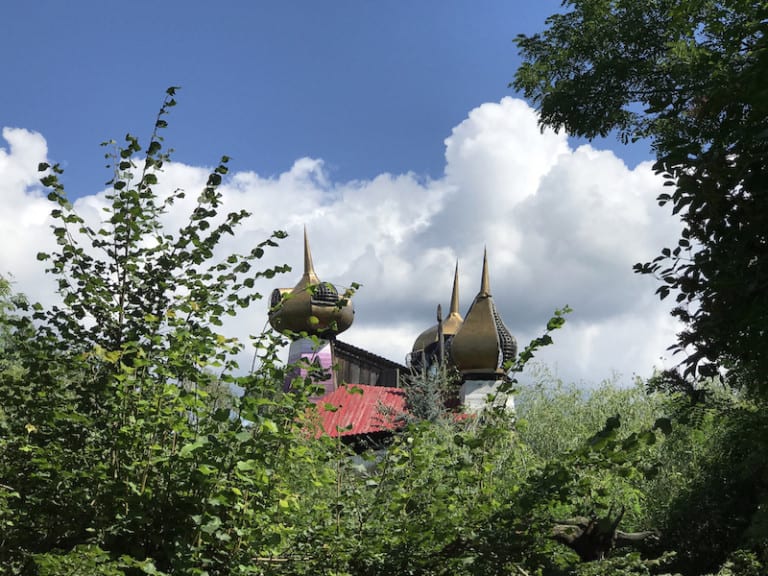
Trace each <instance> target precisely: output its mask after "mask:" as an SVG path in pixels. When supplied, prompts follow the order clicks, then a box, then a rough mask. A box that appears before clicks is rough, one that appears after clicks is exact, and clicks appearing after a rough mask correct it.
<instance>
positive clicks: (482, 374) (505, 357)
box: [451, 252, 517, 410]
mask: <svg viewBox="0 0 768 576" xmlns="http://www.w3.org/2000/svg"><path fill="white" fill-rule="evenodd" d="M516 355H517V342H516V341H515V338H514V336H512V334H511V333H510V332H509V330H508V329H507V327H506V326H505V325H504V322H502V320H501V317H500V316H499V313H498V311H497V310H496V306H495V304H494V302H493V297H492V296H491V288H490V280H489V274H488V255H487V252H486V253H484V254H483V273H482V278H481V281H480V291H479V292H478V294H477V296H475V300H474V301H473V302H472V306H471V307H470V308H469V311H468V312H467V314H466V316H465V318H464V322H463V323H462V325H461V327H460V328H459V330H458V332H457V333H456V335H455V336H454V337H453V342H452V344H451V357H452V359H453V363H454V364H455V365H456V368H458V370H459V371H460V372H461V374H462V382H463V383H462V385H461V390H460V391H459V398H460V400H461V403H462V404H464V406H465V407H467V408H468V409H470V410H479V409H482V407H483V406H485V404H486V400H487V398H488V395H489V394H492V395H496V394H497V392H498V389H499V386H500V385H501V384H502V383H504V382H505V381H506V378H507V375H506V372H505V369H504V365H505V364H506V363H507V362H509V361H510V360H513V359H514V358H515V356H516ZM499 403H502V404H504V405H506V407H507V408H509V409H513V408H514V401H513V399H512V397H511V396H509V397H507V398H500V397H499V396H497V397H496V400H495V404H499Z"/></svg>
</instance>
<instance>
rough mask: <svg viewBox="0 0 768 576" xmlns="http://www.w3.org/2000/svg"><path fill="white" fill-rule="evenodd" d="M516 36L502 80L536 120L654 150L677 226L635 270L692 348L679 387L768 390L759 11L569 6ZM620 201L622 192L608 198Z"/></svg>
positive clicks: (665, 2)
mask: <svg viewBox="0 0 768 576" xmlns="http://www.w3.org/2000/svg"><path fill="white" fill-rule="evenodd" d="M563 5H564V11H563V13H560V14H555V15H553V16H551V17H549V18H548V19H547V22H546V24H547V26H546V29H545V30H544V31H543V32H541V33H537V34H534V35H531V36H518V37H517V39H516V42H517V45H518V47H519V50H520V52H521V54H522V57H523V60H524V61H523V64H522V65H521V67H520V68H519V70H518V71H517V73H516V75H515V79H514V82H513V83H512V84H513V85H514V87H515V88H517V89H518V90H521V91H522V93H523V94H524V95H525V96H526V97H527V98H529V99H530V100H531V101H532V102H533V103H534V105H535V106H536V107H537V108H538V109H539V110H540V113H541V123H542V125H545V126H551V127H554V128H555V129H565V130H567V131H568V132H569V133H571V134H574V135H581V136H585V137H588V138H592V137H596V136H605V135H607V134H609V133H617V134H618V136H619V137H620V138H621V139H622V141H624V142H629V141H634V140H638V139H643V138H647V139H650V141H651V144H652V147H653V149H654V151H655V153H656V155H657V162H656V164H655V170H656V171H657V172H658V173H660V174H663V175H664V177H665V178H666V184H667V185H668V186H669V187H670V188H669V192H668V193H664V194H661V195H660V196H659V198H658V200H659V203H660V204H661V205H669V206H671V207H672V212H673V213H674V214H679V216H680V218H681V220H682V222H683V231H682V235H681V237H680V239H679V242H678V245H677V246H674V247H667V248H664V249H663V250H662V251H661V254H660V256H658V257H657V258H655V259H654V260H653V261H652V262H648V263H643V264H638V265H636V267H635V269H636V271H638V272H641V273H646V274H654V275H656V276H657V277H659V278H660V279H661V281H662V284H661V286H660V287H659V288H658V291H657V292H658V294H659V295H660V296H661V297H662V298H664V297H667V296H668V295H673V296H674V297H675V298H676V300H677V307H676V308H675V309H674V312H673V314H674V315H675V316H676V317H678V318H680V319H681V320H682V321H683V322H684V324H685V328H684V330H683V331H682V332H681V333H680V334H679V336H678V340H677V343H676V346H675V347H676V349H677V350H679V351H686V350H687V351H690V354H689V355H688V356H687V358H686V359H685V360H684V361H683V362H682V365H681V367H682V369H683V370H682V376H683V377H686V378H687V377H695V376H697V375H704V376H707V375H713V374H714V373H715V372H716V371H717V370H718V369H719V368H726V369H727V371H728V375H729V378H730V380H731V381H732V382H733V383H735V384H737V385H743V386H747V387H750V388H753V389H755V390H758V391H759V392H761V393H763V394H765V393H766V392H768V330H766V329H765V326H766V325H767V324H768V194H767V193H766V187H767V186H768V165H767V163H768V39H766V31H767V30H768V4H766V3H765V2H764V1H763V0H759V1H758V0H732V1H729V2H722V1H719V0H685V1H679V0H648V1H644V2H635V1H633V0H565V1H564V2H563ZM617 193H619V192H618V191H617Z"/></svg>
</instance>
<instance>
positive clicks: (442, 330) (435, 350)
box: [411, 263, 464, 369]
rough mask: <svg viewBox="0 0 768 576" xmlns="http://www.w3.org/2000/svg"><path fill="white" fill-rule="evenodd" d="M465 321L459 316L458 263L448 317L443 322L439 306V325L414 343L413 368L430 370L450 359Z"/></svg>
mask: <svg viewBox="0 0 768 576" xmlns="http://www.w3.org/2000/svg"><path fill="white" fill-rule="evenodd" d="M463 321H464V320H463V319H462V317H461V314H459V264H458V263H456V269H455V271H454V273H453V291H452V293H451V306H450V310H449V312H448V316H447V317H446V318H445V319H444V320H443V318H442V314H441V313H440V307H439V306H438V319H437V324H436V325H434V326H432V327H430V328H427V329H426V330H424V332H422V333H421V334H419V336H418V337H417V338H416V341H415V342H414V343H413V349H412V351H411V366H412V367H414V368H424V369H429V368H430V367H432V366H434V365H435V364H437V363H440V362H444V361H445V360H446V359H450V348H451V342H452V340H453V337H454V336H455V335H456V333H457V332H458V331H459V328H461V324H462V322H463Z"/></svg>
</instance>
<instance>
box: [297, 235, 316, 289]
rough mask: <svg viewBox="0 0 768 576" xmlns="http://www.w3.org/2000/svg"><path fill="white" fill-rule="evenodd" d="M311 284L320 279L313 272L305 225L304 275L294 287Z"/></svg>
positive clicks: (313, 266) (303, 286) (313, 267)
mask: <svg viewBox="0 0 768 576" xmlns="http://www.w3.org/2000/svg"><path fill="white" fill-rule="evenodd" d="M313 284H320V279H319V278H318V277H317V274H315V265H314V264H313V263H312V251H311V250H310V249H309V237H308V236H307V227H306V226H304V275H303V276H302V277H301V280H299V283H298V284H297V285H296V288H299V287H301V288H306V287H307V286H311V285H313Z"/></svg>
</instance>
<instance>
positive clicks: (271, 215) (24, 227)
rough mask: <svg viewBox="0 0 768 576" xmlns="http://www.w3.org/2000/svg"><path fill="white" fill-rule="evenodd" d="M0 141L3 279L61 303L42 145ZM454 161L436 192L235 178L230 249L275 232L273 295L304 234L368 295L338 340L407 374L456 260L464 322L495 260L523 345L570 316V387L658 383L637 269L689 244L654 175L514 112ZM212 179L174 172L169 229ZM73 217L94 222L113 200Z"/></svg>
mask: <svg viewBox="0 0 768 576" xmlns="http://www.w3.org/2000/svg"><path fill="white" fill-rule="evenodd" d="M3 137H4V138H5V140H6V141H7V142H8V144H9V146H10V148H9V149H10V152H5V151H4V150H2V149H0V192H2V195H1V196H0V223H2V225H3V230H4V235H5V236H6V237H11V238H12V239H13V240H12V242H4V243H3V246H2V248H0V271H9V272H13V273H14V275H15V276H16V279H17V289H19V290H21V291H24V292H27V293H29V294H30V295H31V296H33V297H34V298H36V299H42V300H45V301H50V298H51V297H50V296H49V295H48V296H46V295H45V294H46V291H47V292H48V294H50V286H51V283H50V282H47V283H41V282H40V281H39V278H40V277H41V275H42V269H43V268H44V266H43V265H42V264H41V263H38V262H37V261H36V260H35V257H34V255H35V253H36V252H37V251H38V250H41V249H50V246H51V245H52V242H51V241H50V234H48V232H47V227H48V226H49V222H48V220H47V218H46V216H45V215H46V213H47V211H48V206H47V205H46V201H45V199H44V198H43V197H42V195H41V191H40V187H39V186H38V185H37V184H36V179H37V174H36V166H37V163H38V162H40V161H43V160H44V159H45V156H46V145H45V141H44V139H43V137H42V136H40V135H39V134H33V133H30V132H27V131H24V130H9V129H6V130H4V131H3ZM445 145H446V167H445V174H444V176H443V177H442V178H440V179H437V180H424V179H422V178H419V177H417V176H415V175H413V174H400V175H392V174H381V175H379V176H378V177H376V178H374V179H372V180H365V181H353V182H333V181H332V180H331V179H330V178H329V176H328V174H327V172H326V171H325V170H324V168H323V163H322V161H320V160H316V159H310V158H301V159H299V160H297V161H296V162H295V163H294V165H293V166H292V167H291V168H290V169H288V170H287V171H285V172H284V173H282V174H280V175H279V176H276V177H269V178H267V177H263V176H260V175H258V174H256V173H254V172H240V173H237V174H233V175H232V176H231V177H230V178H229V179H228V180H227V181H226V182H225V184H224V185H223V186H222V188H221V190H222V192H223V194H224V198H225V206H224V207H223V208H222V212H224V213H226V212H228V211H232V210H235V209H240V208H244V209H246V210H248V211H250V212H252V214H253V216H252V217H251V218H250V219H249V220H248V221H247V223H246V224H245V225H244V226H243V227H242V228H241V230H240V231H239V233H238V234H237V236H236V237H235V238H231V239H227V240H226V246H224V248H226V249H228V250H237V251H241V252H245V251H247V250H250V248H251V247H252V246H253V245H255V244H256V243H257V242H259V241H261V240H263V239H264V238H265V237H266V236H268V235H269V234H270V233H271V232H272V231H273V230H274V229H285V230H287V231H288V232H289V234H290V237H289V238H288V239H287V240H286V241H285V242H284V243H283V247H281V248H279V249H277V250H273V251H271V252H268V253H267V255H266V256H265V258H264V265H265V266H271V265H274V264H278V263H285V262H287V263H290V264H291V265H292V266H293V267H294V271H293V272H292V273H291V274H289V275H288V276H287V277H283V278H278V279H277V280H274V281H270V282H263V283H262V284H261V291H262V293H263V294H265V295H268V294H269V292H270V291H271V289H272V288H275V287H287V286H292V285H293V284H294V283H295V282H296V279H297V278H298V275H299V274H300V269H299V268H300V266H301V262H302V254H301V250H302V241H301V229H302V227H303V226H304V225H305V224H306V226H307V227H308V230H309V234H310V241H311V245H312V250H313V256H314V261H315V268H316V270H317V272H318V274H319V276H320V277H321V278H322V279H323V280H327V281H331V282H334V283H338V284H341V285H349V284H351V283H352V282H359V283H361V284H363V288H362V289H361V290H360V292H359V293H358V295H357V296H356V298H355V305H356V310H357V313H356V320H355V324H354V325H353V327H352V328H351V329H350V330H349V331H348V332H347V333H345V334H344V335H343V336H342V338H343V339H345V340H347V341H349V342H351V343H353V344H356V345H359V346H362V347H365V348H367V349H370V350H372V351H373V352H375V353H378V354H380V355H383V356H386V357H390V358H392V359H394V360H398V361H402V360H403V358H404V356H405V354H406V353H407V352H408V351H409V350H410V347H411V344H412V342H413V339H414V338H415V337H416V336H417V335H418V334H419V333H420V332H421V331H422V330H423V329H424V328H426V327H428V326H429V325H431V324H433V323H434V318H435V307H436V305H437V304H438V302H442V304H443V306H444V307H445V306H446V305H447V304H448V299H449V297H450V288H451V280H452V277H453V265H454V262H455V261H456V259H459V261H460V275H461V292H462V297H461V308H462V311H465V310H466V309H467V308H468V306H469V304H470V302H471V301H472V298H473V297H474V294H475V292H476V290H477V289H478V287H479V276H480V266H481V258H482V251H483V247H484V246H487V248H488V254H489V259H490V266H491V287H492V291H493V293H494V297H495V300H496V303H497V306H498V307H499V308H500V310H501V312H502V316H503V317H504V320H505V322H506V324H507V325H508V326H509V328H510V329H511V331H512V332H513V333H514V334H516V335H517V337H518V340H519V342H520V343H521V344H525V343H526V342H527V340H529V339H530V338H532V337H534V336H536V335H538V334H539V333H540V332H541V331H542V330H543V328H544V326H545V324H546V321H547V320H548V319H549V316H550V314H551V312H552V311H553V310H554V309H555V308H558V307H560V306H562V305H564V304H569V305H570V306H571V307H573V309H574V312H573V314H572V315H571V318H570V321H569V323H568V324H567V325H566V328H565V329H564V330H563V331H562V333H561V334H557V335H556V336H555V339H556V343H557V344H556V346H554V347H552V348H550V349H548V350H546V351H544V352H543V353H542V354H541V355H540V358H542V359H543V360H545V361H546V362H548V363H550V364H553V365H556V367H557V371H558V373H559V374H560V375H561V376H562V377H563V378H565V379H569V380H576V381H584V382H597V381H599V380H601V379H603V378H606V377H609V376H610V375H611V373H612V371H614V370H615V371H618V372H621V373H623V374H624V375H625V376H627V377H628V376H630V375H631V374H632V373H638V374H640V375H648V374H649V373H650V371H651V369H652V367H653V365H654V364H658V359H659V357H660V356H662V355H664V354H665V352H664V350H665V348H666V347H667V346H668V345H669V344H670V343H671V342H672V339H673V334H674V330H675V326H674V324H673V322H672V321H671V319H670V318H669V317H668V312H667V308H666V307H665V306H662V305H661V304H660V303H659V302H658V300H657V299H655V297H654V296H653V289H654V284H653V282H652V281H649V280H648V279H643V278H639V277H637V276H636V275H634V274H633V273H632V270H631V267H632V264H633V263H635V262H637V261H641V260H644V259H648V258H651V257H653V256H654V255H655V254H656V253H657V252H658V250H659V249H660V248H661V247H662V246H664V245H665V244H669V242H670V241H671V240H672V239H673V238H675V237H676V234H677V231H678V226H677V224H676V223H675V221H674V220H673V219H672V218H671V217H669V216H667V215H666V213H665V212H663V211H662V210H660V209H658V208H657V207H656V204H655V197H656V195H657V194H658V192H659V191H660V186H661V182H660V181H659V179H657V178H656V177H654V176H653V174H652V172H651V169H650V165H649V164H641V165H639V166H638V167H636V168H635V169H634V170H629V169H628V168H627V167H626V166H625V165H624V163H623V162H622V161H621V160H619V159H618V158H616V157H615V156H614V155H613V154H612V153H611V152H607V151H599V150H594V149H592V148H591V147H589V146H582V147H580V148H578V149H576V150H572V149H570V148H569V147H568V143H567V139H566V137H565V135H563V134H555V133H554V132H552V131H550V130H545V131H543V132H541V131H540V129H539V127H538V125H537V118H536V115H535V113H534V111H533V110H532V109H530V108H529V107H528V106H527V105H526V104H525V103H524V102H522V101H519V100H514V99H511V98H505V99H504V100H502V101H501V102H500V103H488V104H483V105H482V106H479V107H478V108H476V109H474V110H472V111H471V112H470V114H469V116H468V117H467V119H466V120H464V121H463V122H462V123H461V124H459V125H458V126H457V127H456V128H454V130H453V132H452V134H451V135H450V136H449V137H448V138H447V139H446V142H445ZM54 155H55V153H54ZM206 177H207V170H206V169H205V168H202V167H191V166H185V165H183V164H179V163H171V164H168V165H167V167H166V170H165V172H164V174H163V175H162V179H161V183H162V186H163V188H162V189H163V190H172V189H176V188H182V189H184V190H186V191H187V192H188V197H187V199H186V200H185V201H184V202H182V203H180V204H177V205H176V206H175V207H174V210H173V212H172V213H170V214H168V215H167V216H166V221H167V222H168V224H170V225H173V226H179V225H181V224H182V223H183V220H184V218H185V217H186V215H187V214H188V211H189V209H190V207H191V206H192V205H193V203H194V197H195V196H196V193H197V191H199V190H200V189H201V188H202V186H203V185H204V183H205V179H206ZM76 206H77V208H78V209H79V210H80V211H82V212H83V213H84V215H86V216H87V217H89V218H97V217H98V215H99V214H100V213H101V207H103V206H104V194H103V192H102V193H100V194H94V195H92V196H87V197H83V198H80V199H79V200H78V201H77V203H76ZM6 230H7V231H8V232H5V231H6ZM8 234H11V236H8ZM265 308H266V304H263V305H261V306H260V305H259V304H258V303H257V304H256V306H255V307H254V308H253V309H252V310H249V311H248V312H247V313H246V314H242V315H241V316H240V317H239V318H238V319H237V320H236V322H233V323H231V324H230V326H229V328H230V329H232V330H233V331H234V332H236V333H237V334H238V335H240V336H242V337H244V336H245V335H246V334H248V333H254V332H258V331H259V330H260V329H261V328H262V327H263V326H264V325H265V319H266V313H265Z"/></svg>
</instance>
